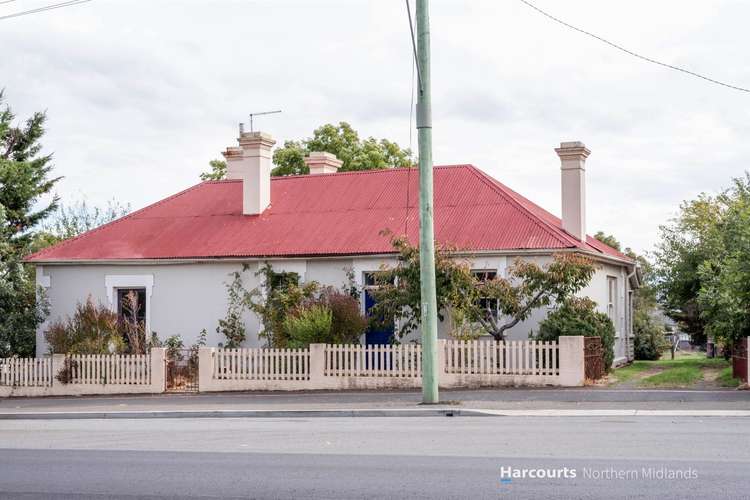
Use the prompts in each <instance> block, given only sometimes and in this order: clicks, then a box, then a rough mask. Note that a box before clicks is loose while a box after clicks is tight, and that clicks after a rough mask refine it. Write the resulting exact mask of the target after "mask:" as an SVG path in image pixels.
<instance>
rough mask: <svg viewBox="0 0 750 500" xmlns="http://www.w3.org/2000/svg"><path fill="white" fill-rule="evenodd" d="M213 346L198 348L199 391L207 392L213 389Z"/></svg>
mask: <svg viewBox="0 0 750 500" xmlns="http://www.w3.org/2000/svg"><path fill="white" fill-rule="evenodd" d="M215 351H216V349H214V348H213V347H201V348H199V349H198V391H199V392H207V391H210V390H212V389H213V378H214V352H215Z"/></svg>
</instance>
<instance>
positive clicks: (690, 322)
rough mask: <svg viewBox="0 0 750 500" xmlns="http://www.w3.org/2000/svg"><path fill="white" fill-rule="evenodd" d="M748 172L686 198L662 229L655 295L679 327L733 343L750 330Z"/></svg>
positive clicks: (657, 258)
mask: <svg viewBox="0 0 750 500" xmlns="http://www.w3.org/2000/svg"><path fill="white" fill-rule="evenodd" d="M749 223H750V174H747V173H746V174H745V177H743V178H738V179H734V180H733V185H732V187H731V188H730V189H727V190H725V191H724V192H722V193H721V194H719V195H717V196H709V195H706V194H701V195H700V196H699V197H698V198H697V199H695V200H691V201H688V202H684V203H683V204H682V206H681V207H680V214H679V215H678V217H676V218H675V219H673V220H672V221H671V222H670V224H668V225H665V226H663V227H662V228H661V242H660V243H659V246H658V249H657V252H656V270H657V276H658V282H659V298H660V300H661V301H662V302H663V303H664V304H665V308H666V312H667V314H668V315H669V316H670V317H672V318H674V319H675V320H677V321H678V323H679V325H680V327H681V328H682V329H683V330H684V331H686V332H687V333H690V334H691V335H692V336H693V340H694V341H695V340H696V339H698V340H699V341H702V340H703V339H705V335H706V334H708V335H711V336H713V337H715V338H716V340H717V341H718V342H720V343H722V344H723V345H726V346H731V345H733V344H734V342H736V341H737V339H739V338H742V337H744V336H747V335H748V334H750V268H749V267H748V264H747V263H748V262H750V243H749V242H750V224H749Z"/></svg>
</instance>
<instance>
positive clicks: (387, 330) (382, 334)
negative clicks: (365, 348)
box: [365, 288, 393, 345]
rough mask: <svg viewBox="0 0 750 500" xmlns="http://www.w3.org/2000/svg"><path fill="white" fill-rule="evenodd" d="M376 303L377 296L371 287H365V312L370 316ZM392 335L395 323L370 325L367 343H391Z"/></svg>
mask: <svg viewBox="0 0 750 500" xmlns="http://www.w3.org/2000/svg"><path fill="white" fill-rule="evenodd" d="M375 303H376V302H375V297H373V296H372V294H371V293H370V290H369V289H367V288H365V314H366V315H367V317H368V318H369V317H370V316H371V314H370V309H372V307H373V306H374V305H375ZM391 337H393V324H391V325H387V326H383V325H379V326H377V327H375V326H370V327H369V328H368V329H367V332H366V333H365V343H366V344H368V345H373V344H375V345H377V344H390V343H391Z"/></svg>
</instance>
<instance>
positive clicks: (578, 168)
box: [555, 141, 591, 241]
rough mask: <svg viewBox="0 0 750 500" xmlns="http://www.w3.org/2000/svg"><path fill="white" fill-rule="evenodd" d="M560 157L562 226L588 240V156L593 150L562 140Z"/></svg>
mask: <svg viewBox="0 0 750 500" xmlns="http://www.w3.org/2000/svg"><path fill="white" fill-rule="evenodd" d="M555 152H557V156H559V157H560V162H561V164H560V169H561V191H562V193H561V194H562V196H561V198H562V227H563V229H564V230H565V231H567V232H568V233H570V234H571V235H572V236H574V237H575V238H577V239H579V240H581V241H586V158H588V156H589V154H591V151H589V150H588V149H586V146H585V145H584V144H583V143H582V142H578V141H574V142H561V143H560V147H559V148H556V149H555Z"/></svg>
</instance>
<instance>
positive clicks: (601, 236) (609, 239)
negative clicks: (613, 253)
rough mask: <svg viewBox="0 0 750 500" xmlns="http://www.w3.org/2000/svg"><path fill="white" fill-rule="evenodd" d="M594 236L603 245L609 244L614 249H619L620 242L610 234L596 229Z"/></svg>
mask: <svg viewBox="0 0 750 500" xmlns="http://www.w3.org/2000/svg"><path fill="white" fill-rule="evenodd" d="M594 238H596V239H597V240H599V241H601V242H602V243H604V244H605V245H609V246H611V247H612V248H614V249H615V250H621V249H622V247H621V246H620V242H619V241H618V240H617V238H615V237H614V236H613V235H611V234H605V233H604V231H597V232H596V234H595V235H594Z"/></svg>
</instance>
